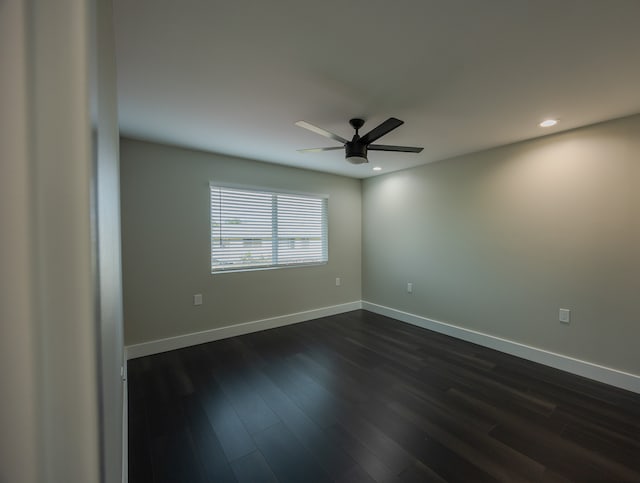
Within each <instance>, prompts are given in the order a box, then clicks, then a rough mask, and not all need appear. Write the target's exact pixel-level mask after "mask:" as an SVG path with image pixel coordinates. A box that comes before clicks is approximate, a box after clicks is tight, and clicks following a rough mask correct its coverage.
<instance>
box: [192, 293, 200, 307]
mask: <svg viewBox="0 0 640 483" xmlns="http://www.w3.org/2000/svg"><path fill="white" fill-rule="evenodd" d="M193 305H202V294H201V293H197V294H195V295H194V296H193Z"/></svg>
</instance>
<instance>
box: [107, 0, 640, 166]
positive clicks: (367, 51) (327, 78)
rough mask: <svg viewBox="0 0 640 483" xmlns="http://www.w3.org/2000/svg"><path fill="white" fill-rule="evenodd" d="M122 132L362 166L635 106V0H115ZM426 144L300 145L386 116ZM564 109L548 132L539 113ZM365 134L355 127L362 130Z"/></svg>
mask: <svg viewBox="0 0 640 483" xmlns="http://www.w3.org/2000/svg"><path fill="white" fill-rule="evenodd" d="M114 5H115V30H116V44H117V68H118V109H119V118H120V128H121V130H122V133H123V134H125V135H128V136H132V137H136V138H141V139H149V140H154V141H160V142H164V143H170V144H177V145H181V146H187V147H191V148H196V149H203V150H207V151H213V152H218V153H223V154H228V155H234V156H242V157H247V158H252V159H256V160H260V161H266V162H271V163H279V164H285V165H290V166H296V167H300V168H308V169H313V170H319V171H326V172H331V173H337V174H342V175H346V176H353V177H357V178H364V177H368V176H373V175H376V174H378V173H375V172H373V171H372V170H371V168H372V167H373V166H381V167H382V168H383V170H382V171H381V172H380V173H382V174H384V173H388V172H391V171H395V170H398V169H405V168H408V167H412V166H416V165H420V164H425V163H428V162H432V161H437V160H442V159H446V158H449V157H452V156H454V155H457V154H462V153H467V152H472V151H478V150H481V149H485V148H488V147H493V146H497V145H502V144H507V143H511V142H514V141H519V140H523V139H528V138H533V137H537V136H542V135H546V134H549V133H552V132H558V131H561V130H567V129H572V128H575V127H578V126H583V125H586V124H591V123H594V122H598V121H603V120H607V119H612V118H616V117H622V116H625V115H629V114H635V113H638V112H640V27H639V25H640V0H395V1H391V0H346V1H345V0H341V1H339V0H325V1H322V2H318V1H315V2H308V1H304V0H270V1H264V0H262V1H259V0H233V1H232V0H228V1H224V0H223V1H216V2H212V1H207V0H180V1H176V0H114ZM391 116H393V117H398V118H400V119H402V120H404V121H405V124H404V125H403V126H401V127H400V128H398V129H397V130H395V131H393V132H392V133H390V134H388V135H387V136H385V137H383V138H381V139H380V140H379V141H378V143H381V144H396V145H397V144H401V145H409V146H424V147H425V149H424V151H423V152H422V153H421V154H404V153H386V152H378V151H376V152H370V153H369V161H370V164H369V165H360V166H354V165H351V164H349V163H348V162H346V161H345V160H344V153H343V152H342V151H328V152H324V153H313V154H302V153H298V152H297V151H296V150H297V149H301V148H312V147H320V146H334V145H336V144H335V142H334V141H331V140H330V139H326V138H323V137H321V136H319V135H317V134H314V133H312V132H309V131H306V130H304V129H301V128H299V127H297V126H295V125H294V122H295V121H298V120H305V121H308V122H310V123H312V124H315V125H317V126H320V127H323V128H325V129H328V130H330V131H333V132H335V133H336V134H339V135H340V136H343V137H346V138H350V137H351V136H352V134H353V131H352V129H351V127H350V126H349V125H348V123H347V121H348V120H349V119H350V118H352V117H363V118H364V119H366V121H367V123H366V124H365V126H364V128H363V129H362V132H367V131H368V130H369V129H371V128H373V127H375V126H376V125H377V124H378V123H380V122H382V121H383V120H385V119H386V118H388V117H391ZM546 118H558V119H559V120H560V123H559V124H558V125H557V126H555V127H552V128H547V129H543V128H540V127H538V123H539V122H540V121H542V120H543V119H546ZM362 132H361V133H362Z"/></svg>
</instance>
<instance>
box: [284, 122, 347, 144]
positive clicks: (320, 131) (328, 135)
mask: <svg viewBox="0 0 640 483" xmlns="http://www.w3.org/2000/svg"><path fill="white" fill-rule="evenodd" d="M296 126H299V127H302V128H304V129H308V130H309V131H313V132H314V133H316V134H320V136H324V137H326V138H329V139H333V140H334V141H338V142H339V143H342V144H347V143H348V142H349V141H347V140H346V139H345V138H343V137H341V136H338V135H337V134H333V133H332V132H330V131H327V130H326V129H322V128H321V127H318V126H314V125H313V124H309V123H308V122H306V121H298V122H296Z"/></svg>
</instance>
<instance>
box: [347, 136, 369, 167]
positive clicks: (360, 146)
mask: <svg viewBox="0 0 640 483" xmlns="http://www.w3.org/2000/svg"><path fill="white" fill-rule="evenodd" d="M344 146H345V158H346V159H347V161H349V162H350V163H351V164H364V163H368V162H369V161H368V160H367V145H366V144H364V143H359V142H358V141H349V142H348V143H347V144H345V145H344Z"/></svg>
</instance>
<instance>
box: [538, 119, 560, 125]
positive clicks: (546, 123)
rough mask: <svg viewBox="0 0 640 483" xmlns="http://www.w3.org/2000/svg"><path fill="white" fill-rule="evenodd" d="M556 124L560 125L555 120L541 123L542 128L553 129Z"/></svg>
mask: <svg viewBox="0 0 640 483" xmlns="http://www.w3.org/2000/svg"><path fill="white" fill-rule="evenodd" d="M556 124H558V121H556V120H555V119H547V120H546V121H542V122H541V123H540V127H551V126H555V125H556Z"/></svg>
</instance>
